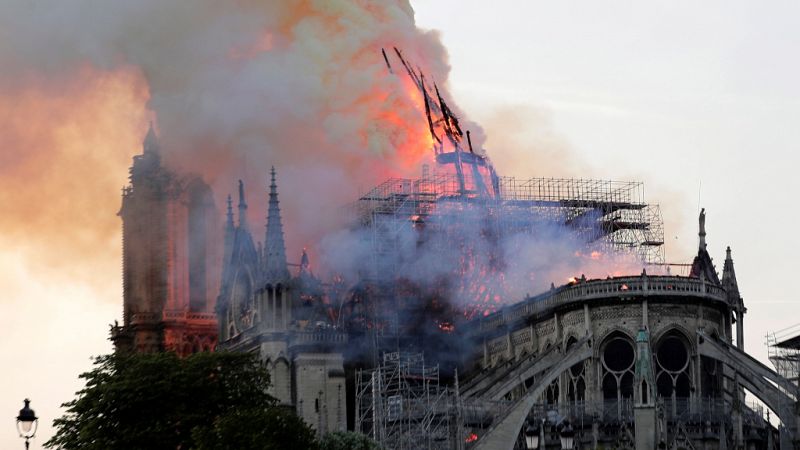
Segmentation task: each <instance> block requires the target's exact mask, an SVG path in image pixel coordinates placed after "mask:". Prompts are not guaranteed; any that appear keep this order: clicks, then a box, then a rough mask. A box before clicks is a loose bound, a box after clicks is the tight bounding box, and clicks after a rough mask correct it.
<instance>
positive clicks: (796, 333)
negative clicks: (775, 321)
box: [767, 324, 800, 385]
mask: <svg viewBox="0 0 800 450" xmlns="http://www.w3.org/2000/svg"><path fill="white" fill-rule="evenodd" d="M767 348H768V350H769V360H770V361H771V362H772V364H773V365H774V366H775V371H777V372H778V374H779V375H780V376H782V377H783V378H786V379H787V380H789V381H790V382H792V383H793V384H795V385H800V324H796V325H793V326H791V327H788V328H784V329H782V330H778V331H775V332H772V333H769V334H767Z"/></svg>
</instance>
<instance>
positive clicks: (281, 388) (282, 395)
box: [271, 355, 292, 404]
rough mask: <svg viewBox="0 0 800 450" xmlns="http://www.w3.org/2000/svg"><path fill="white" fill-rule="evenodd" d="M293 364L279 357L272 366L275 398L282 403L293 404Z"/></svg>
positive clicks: (281, 356) (272, 383)
mask: <svg viewBox="0 0 800 450" xmlns="http://www.w3.org/2000/svg"><path fill="white" fill-rule="evenodd" d="M291 376H292V373H291V364H290V362H289V360H288V359H286V358H285V357H284V356H283V355H280V356H278V357H277V358H276V359H275V361H274V363H273V365H272V377H271V378H272V380H271V385H272V386H273V389H274V392H275V397H276V398H277V399H278V401H280V402H281V403H284V404H288V403H290V402H291Z"/></svg>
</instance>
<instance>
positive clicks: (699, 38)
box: [414, 0, 800, 360]
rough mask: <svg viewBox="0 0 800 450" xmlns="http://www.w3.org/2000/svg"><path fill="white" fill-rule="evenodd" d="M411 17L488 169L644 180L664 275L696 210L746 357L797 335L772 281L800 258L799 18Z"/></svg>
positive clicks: (688, 10) (510, 4) (793, 12)
mask: <svg viewBox="0 0 800 450" xmlns="http://www.w3.org/2000/svg"><path fill="white" fill-rule="evenodd" d="M414 7H415V10H416V12H417V21H418V24H419V25H420V26H422V27H428V28H435V29H439V30H441V33H442V39H443V42H444V44H445V46H446V47H447V49H448V51H449V53H450V63H451V65H452V68H453V69H452V73H451V82H452V86H451V88H452V91H453V93H454V96H455V97H456V98H458V99H459V102H460V103H461V105H462V107H463V108H464V109H465V110H466V111H467V112H468V113H469V114H470V115H471V117H472V118H473V119H474V120H476V121H477V122H479V123H482V124H484V126H485V127H486V129H487V134H488V142H487V147H488V149H489V152H490V154H491V155H492V157H493V158H494V160H495V162H496V165H497V167H498V170H499V171H501V172H502V173H504V174H513V175H517V176H557V175H569V176H576V177H595V178H602V179H623V180H629V179H631V180H640V181H643V182H645V189H646V191H647V198H648V201H650V202H652V203H660V204H661V207H662V210H663V214H664V221H665V225H666V231H665V235H666V241H667V243H668V247H667V260H668V261H670V262H691V258H692V256H693V254H694V252H696V249H697V213H698V209H699V204H700V205H702V206H703V207H705V208H706V211H707V215H708V218H707V231H708V237H707V240H708V249H709V252H710V253H711V255H712V257H714V259H715V264H716V265H717V267H718V269H719V270H720V271H721V269H722V262H723V261H724V257H725V247H726V246H728V245H730V246H731V248H732V251H733V259H734V262H735V266H736V273H737V276H738V280H739V286H740V290H741V293H742V296H743V297H744V300H745V305H746V306H747V308H748V309H749V310H748V314H747V315H746V316H745V336H746V338H745V343H746V348H747V349H748V350H749V351H750V352H751V353H752V354H754V355H756V356H757V357H759V358H761V359H762V360H765V359H766V348H765V346H764V342H765V334H766V333H767V332H769V331H775V330H778V329H781V328H784V327H787V326H790V325H794V324H795V323H797V322H800V315H798V312H800V305H798V303H797V298H796V294H795V290H794V289H792V288H791V284H790V283H787V281H789V280H793V279H794V277H795V276H796V270H797V263H796V255H797V254H798V252H800V239H798V235H797V228H798V221H799V220H800V214H798V211H797V208H796V207H795V205H794V201H795V198H796V195H797V194H798V193H800V179H799V178H798V176H797V175H796V172H797V168H796V166H797V163H798V161H800V157H799V156H798V144H800V127H798V125H797V121H798V118H800V83H798V80H800V63H798V60H797V58H796V56H795V55H796V52H797V49H798V48H800V29H798V28H797V26H796V19H797V17H800V4H798V3H797V2H789V1H786V2H769V3H763V2H731V1H716V2H700V3H698V2H689V1H683V2H682V1H678V2H633V1H602V2H578V1H563V2H515V1H502V0H500V1H492V2H479V1H472V0H467V1H435V2H434V1H417V2H414ZM509 110H511V111H512V112H509ZM504 118H505V119H507V123H511V125H505V126H504V125H502V124H503V120H502V119H504ZM509 132H512V133H514V135H513V136H511V137H510V138H504V137H503V134H504V133H509ZM495 140H498V142H500V143H503V144H506V143H509V142H510V143H512V144H518V145H517V146H516V147H515V148H501V147H499V146H498V145H493V142H494V141H495ZM701 184H702V188H700V185H701ZM698 199H699V200H698ZM698 202H699V204H698Z"/></svg>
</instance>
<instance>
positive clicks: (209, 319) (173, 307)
mask: <svg viewBox="0 0 800 450" xmlns="http://www.w3.org/2000/svg"><path fill="white" fill-rule="evenodd" d="M143 147H144V149H143V152H142V154H141V155H137V156H134V158H133V166H132V167H131V168H130V185H129V186H127V187H125V188H124V189H123V191H122V208H121V209H120V211H119V213H118V215H119V216H120V217H121V218H122V239H123V247H122V278H123V314H122V322H123V323H122V325H121V326H115V327H113V328H112V335H111V339H112V341H113V342H114V345H115V348H116V349H117V350H118V351H137V352H156V351H165V350H167V351H174V352H177V353H178V354H180V355H187V354H190V353H193V352H197V351H204V350H205V351H210V350H213V349H214V347H215V345H216V340H217V326H216V317H215V315H214V314H213V307H214V299H215V297H216V293H217V292H218V289H219V273H218V267H219V262H220V259H221V255H220V253H219V251H218V245H217V241H218V238H217V232H216V231H217V229H218V227H217V223H218V220H217V213H216V209H215V207H214V201H213V198H212V194H211V189H210V188H209V187H208V185H207V184H205V183H204V182H203V180H202V179H201V178H200V177H197V176H181V175H179V174H177V173H175V172H174V171H171V170H170V169H167V168H166V167H164V166H163V165H162V164H161V154H160V147H159V143H158V139H157V137H156V134H155V131H154V130H153V127H152V124H151V126H150V129H149V130H148V132H147V136H146V137H145V139H144V144H143Z"/></svg>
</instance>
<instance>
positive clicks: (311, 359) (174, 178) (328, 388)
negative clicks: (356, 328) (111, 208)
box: [111, 126, 347, 434]
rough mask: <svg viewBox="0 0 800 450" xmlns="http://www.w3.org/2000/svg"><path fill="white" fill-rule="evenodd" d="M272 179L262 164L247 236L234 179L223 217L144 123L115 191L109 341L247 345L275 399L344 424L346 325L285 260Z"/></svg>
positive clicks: (324, 427)
mask: <svg viewBox="0 0 800 450" xmlns="http://www.w3.org/2000/svg"><path fill="white" fill-rule="evenodd" d="M275 179H276V173H275V170H274V169H273V170H272V173H271V180H272V183H271V185H270V187H269V196H268V202H269V214H268V217H267V224H266V232H265V234H264V235H263V238H264V240H263V244H262V243H260V242H259V243H258V244H256V241H255V240H254V239H253V233H252V231H251V225H250V224H249V223H248V220H247V203H246V201H245V189H244V184H243V183H242V182H239V198H238V205H237V207H238V215H237V217H236V220H234V213H233V207H232V204H231V199H230V196H229V197H228V205H227V206H228V208H227V214H226V216H225V218H226V221H225V223H224V224H222V223H221V221H220V220H219V218H218V217H219V215H218V210H217V208H216V207H215V205H214V200H213V195H212V192H211V189H210V187H209V186H208V185H207V184H206V183H204V182H203V180H202V179H201V178H200V177H198V176H191V175H183V174H179V173H177V172H175V171H172V170H170V169H169V168H167V167H165V166H164V165H163V164H162V163H161V154H160V148H159V143H158V140H157V138H156V135H155V132H154V130H153V128H152V126H151V127H150V130H149V131H148V133H147V136H146V137H145V140H144V143H143V152H142V154H141V155H137V156H135V157H134V158H133V165H132V167H131V168H130V185H129V186H127V187H125V188H124V189H123V193H122V208H121V209H120V211H119V216H120V217H121V218H122V227H123V232H122V234H123V257H122V259H123V314H122V318H123V321H122V324H115V325H114V326H112V328H111V340H112V341H113V342H114V346H115V348H116V350H117V351H135V352H158V351H174V352H176V353H178V354H179V355H181V356H186V355H189V354H191V353H195V352H199V351H213V350H215V349H222V350H232V351H246V352H255V353H257V354H258V355H259V356H260V357H261V360H262V361H263V362H264V363H265V365H266V366H267V369H268V370H269V372H270V375H271V377H272V387H271V390H272V392H271V393H272V395H274V396H275V397H276V398H277V399H278V400H279V402H280V404H281V405H283V406H284V407H287V408H290V409H293V410H295V411H296V412H297V414H298V415H299V416H300V417H302V418H303V419H304V420H305V421H306V422H307V423H308V424H309V425H311V426H312V427H313V428H315V429H316V430H317V431H318V433H320V434H324V433H327V432H331V431H340V430H345V429H346V421H347V412H346V387H345V374H344V361H343V355H342V349H343V347H344V345H346V343H347V336H346V335H345V334H344V333H341V332H339V331H337V330H336V329H335V328H334V326H333V323H332V320H331V317H330V314H329V308H327V307H325V306H324V303H323V292H322V284H321V282H320V281H319V280H318V279H317V278H315V277H314V275H313V274H312V273H311V270H310V264H309V261H308V256H307V255H306V254H305V252H304V253H303V255H302V257H301V264H300V265H299V266H298V267H297V269H296V270H295V274H294V275H293V274H292V273H291V272H290V270H289V264H288V263H287V260H286V248H285V244H284V239H283V226H282V223H281V216H280V208H279V203H278V191H277V185H276V182H275ZM220 238H222V239H220ZM220 268H221V270H220Z"/></svg>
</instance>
